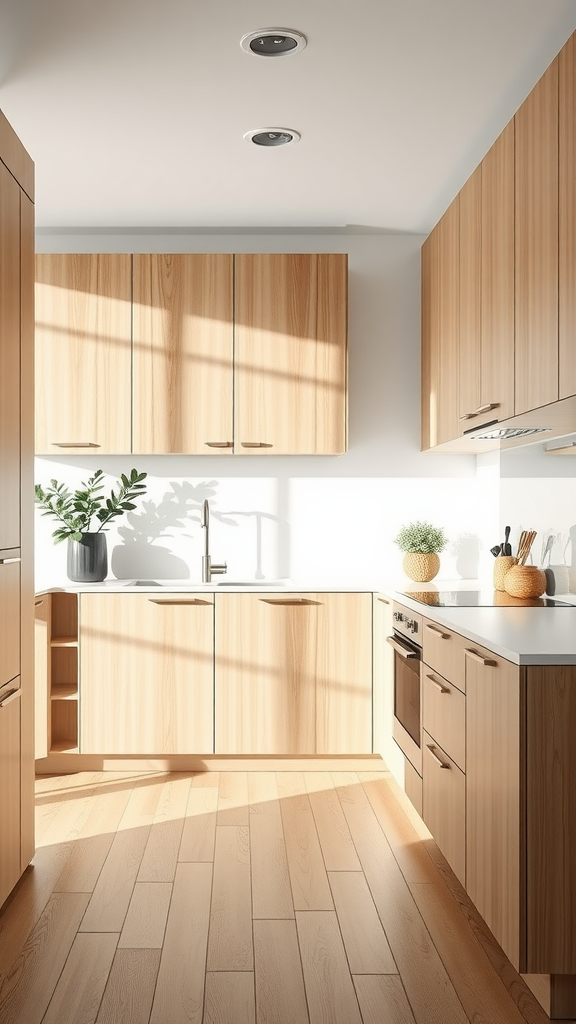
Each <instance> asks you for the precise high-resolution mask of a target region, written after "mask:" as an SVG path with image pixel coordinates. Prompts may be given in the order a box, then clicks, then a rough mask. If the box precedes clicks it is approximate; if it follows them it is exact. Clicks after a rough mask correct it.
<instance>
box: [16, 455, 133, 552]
mask: <svg viewBox="0 0 576 1024" xmlns="http://www.w3.org/2000/svg"><path fill="white" fill-rule="evenodd" d="M147 475H148V474H147V473H138V471H137V470H136V469H133V470H131V472H130V476H126V475H125V473H122V475H121V476H120V479H119V480H118V481H117V483H116V486H115V488H113V489H112V491H111V492H110V495H109V497H106V496H105V495H104V494H102V493H101V492H102V491H103V490H104V473H103V471H102V470H101V469H97V470H96V472H95V473H94V476H91V477H90V479H89V480H86V481H85V482H83V483H81V484H80V487H79V488H78V489H77V490H75V491H70V490H69V489H68V487H67V486H66V484H59V483H58V481H57V480H51V481H50V486H49V487H47V488H46V489H45V490H44V488H43V487H41V485H40V484H36V486H35V488H34V492H35V494H36V503H37V504H38V505H39V506H40V508H41V509H42V512H41V515H43V516H52V517H53V518H54V519H56V520H57V522H58V527H57V529H56V530H54V533H53V534H52V536H53V538H54V541H55V543H56V544H58V543H59V542H60V541H62V540H66V539H67V538H68V537H71V538H72V540H81V539H82V534H83V533H92V532H93V533H100V530H103V529H104V528H105V527H106V526H108V525H109V524H110V523H111V522H112V520H113V519H115V518H116V517H117V516H121V515H124V513H125V512H130V511H131V510H132V509H134V508H136V505H135V504H134V499H135V498H140V497H142V495H143V494H144V493H145V491H146V485H145V484H143V483H142V481H143V480H144V479H145V478H146V476H147ZM93 523H94V526H93V525H92V524H93Z"/></svg>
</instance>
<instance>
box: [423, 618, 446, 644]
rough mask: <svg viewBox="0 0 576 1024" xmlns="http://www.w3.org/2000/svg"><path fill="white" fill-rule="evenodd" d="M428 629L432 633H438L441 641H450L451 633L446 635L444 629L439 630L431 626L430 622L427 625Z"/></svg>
mask: <svg viewBox="0 0 576 1024" xmlns="http://www.w3.org/2000/svg"><path fill="white" fill-rule="evenodd" d="M426 629H429V630H430V632H431V633H437V635H438V636H439V637H440V639H441V640H449V639H450V633H444V631H443V630H442V629H438V626H431V625H430V623H429V622H427V623H426Z"/></svg>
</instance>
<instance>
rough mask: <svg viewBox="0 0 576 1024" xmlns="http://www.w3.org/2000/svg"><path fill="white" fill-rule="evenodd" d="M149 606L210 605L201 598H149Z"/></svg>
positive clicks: (209, 602)
mask: <svg viewBox="0 0 576 1024" xmlns="http://www.w3.org/2000/svg"><path fill="white" fill-rule="evenodd" d="M148 600H149V601H150V604H212V601H204V600H203V598H201V597H149V598H148Z"/></svg>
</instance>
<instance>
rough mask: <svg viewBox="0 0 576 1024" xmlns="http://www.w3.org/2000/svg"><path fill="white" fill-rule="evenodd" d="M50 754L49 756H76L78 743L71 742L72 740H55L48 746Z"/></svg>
mask: <svg viewBox="0 0 576 1024" xmlns="http://www.w3.org/2000/svg"><path fill="white" fill-rule="evenodd" d="M50 753H51V754H77V753H78V743H77V742H76V740H73V739H68V740H56V741H55V742H53V743H52V745H51V746H50Z"/></svg>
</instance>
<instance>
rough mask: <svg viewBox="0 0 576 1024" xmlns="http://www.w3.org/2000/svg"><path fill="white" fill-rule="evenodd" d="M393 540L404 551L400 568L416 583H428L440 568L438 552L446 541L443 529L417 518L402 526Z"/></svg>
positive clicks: (444, 545)
mask: <svg viewBox="0 0 576 1024" xmlns="http://www.w3.org/2000/svg"><path fill="white" fill-rule="evenodd" d="M394 542H395V543H396V544H397V545H398V547H399V548H400V551H404V552H405V554H404V560H403V562H402V568H403V569H404V572H405V573H406V575H407V576H408V577H409V578H410V579H411V580H415V581H416V582H417V583H429V582H430V580H433V579H434V577H435V576H436V574H437V573H438V570H439V568H440V558H439V554H440V552H441V551H443V550H444V548H445V547H446V545H447V543H448V538H447V537H446V534H445V533H444V530H443V529H442V528H441V527H439V526H432V524H431V523H423V522H420V521H419V520H417V521H416V522H414V523H409V524H408V525H407V526H402V527H401V529H400V532H399V533H398V536H397V537H395V539H394Z"/></svg>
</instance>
